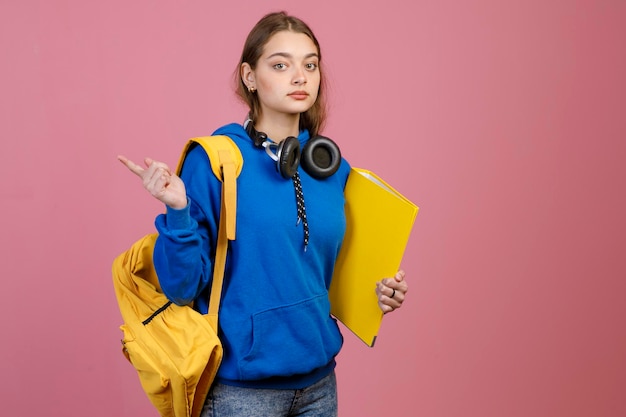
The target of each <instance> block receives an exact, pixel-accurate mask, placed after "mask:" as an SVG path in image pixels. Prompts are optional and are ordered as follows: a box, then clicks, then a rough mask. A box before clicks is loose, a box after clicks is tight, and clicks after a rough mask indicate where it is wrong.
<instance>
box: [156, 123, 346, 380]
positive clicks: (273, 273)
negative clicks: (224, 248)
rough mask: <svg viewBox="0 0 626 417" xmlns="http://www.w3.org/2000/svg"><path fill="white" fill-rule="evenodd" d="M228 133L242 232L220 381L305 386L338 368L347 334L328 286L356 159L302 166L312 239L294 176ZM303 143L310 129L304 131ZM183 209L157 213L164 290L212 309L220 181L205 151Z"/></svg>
mask: <svg viewBox="0 0 626 417" xmlns="http://www.w3.org/2000/svg"><path fill="white" fill-rule="evenodd" d="M214 134H215V135H227V136H229V137H231V138H232V139H233V140H234V141H235V142H236V144H237V145H238V146H239V148H240V150H241V153H242V155H243V161H244V163H243V169H242V171H241V174H240V175H239V177H238V182H237V188H238V189H237V238H236V240H235V241H233V242H231V244H230V248H229V252H228V257H227V264H226V272H225V276H224V290H223V296H222V303H221V306H220V315H219V324H220V339H221V341H222V343H223V346H224V358H223V361H222V365H221V367H220V369H219V371H218V375H217V380H218V381H219V382H222V383H225V384H230V385H237V386H243V387H256V388H288V389H299V388H304V387H306V386H309V385H311V384H313V383H315V382H317V381H318V380H319V379H321V378H323V377H324V376H326V375H327V374H329V373H330V372H331V371H332V369H333V368H334V366H335V361H334V358H335V356H336V355H337V354H338V353H339V350H340V348H341V345H342V342H343V339H342V336H341V334H340V332H339V328H338V326H337V323H336V321H335V319H334V318H333V317H332V316H331V315H330V305H329V301H328V287H329V285H330V280H331V277H332V273H333V267H334V264H335V260H336V258H337V254H338V252H339V248H340V246H341V242H342V240H343V236H344V232H345V226H346V224H345V215H344V203H345V201H344V194H343V190H344V187H345V184H346V181H347V178H348V174H349V171H350V166H349V165H348V163H347V162H346V161H345V160H344V159H342V161H341V166H340V168H339V170H338V171H337V172H336V173H335V174H334V175H332V176H330V177H328V178H326V179H321V180H320V179H315V178H313V177H311V176H310V175H308V174H307V173H306V172H305V171H304V170H303V169H302V168H301V167H300V168H298V172H299V173H300V177H301V182H302V189H303V192H304V202H305V208H306V214H307V219H308V224H309V232H310V233H309V236H310V237H309V244H308V246H307V249H306V251H305V250H304V231H303V227H302V223H301V222H300V223H299V224H298V223H297V208H296V197H295V191H294V185H293V182H292V181H291V180H290V179H284V178H282V177H281V176H280V174H279V173H278V172H277V170H276V162H274V161H273V160H272V159H271V158H270V157H269V156H268V155H267V154H266V153H265V150H264V149H263V148H258V147H255V146H254V144H253V142H252V140H251V139H250V137H249V136H248V134H247V133H246V131H245V130H244V129H243V127H242V126H241V125H238V124H230V125H227V126H224V127H222V128H220V129H218V130H217V131H216V132H215V133H214ZM298 139H299V141H300V143H301V146H304V145H305V144H306V142H307V141H308V139H309V134H308V132H306V131H304V132H302V133H301V134H300V135H299V137H298ZM181 178H182V180H183V181H184V183H185V186H186V189H187V196H188V201H189V203H188V205H187V207H185V208H184V209H181V210H175V209H171V208H167V211H166V213H165V214H161V215H159V216H158V217H157V218H156V221H155V224H156V228H157V230H158V232H159V238H158V239H157V242H156V245H155V249H154V264H155V268H156V271H157V273H158V276H159V282H160V284H161V287H162V289H163V292H164V293H165V294H166V295H167V297H168V298H169V299H170V300H172V301H173V302H174V303H176V304H179V305H185V304H189V303H190V302H192V301H194V302H195V306H196V308H197V309H198V310H199V311H200V312H202V313H206V312H207V310H208V306H207V303H208V297H209V294H208V292H209V290H210V282H211V276H212V266H213V259H214V255H215V242H216V238H217V228H218V224H219V221H218V215H219V208H220V201H221V194H220V193H221V183H220V182H219V180H218V179H217V178H216V177H215V176H214V175H213V173H212V172H211V167H210V162H209V160H208V157H207V156H206V153H205V152H204V151H203V150H202V149H201V148H200V147H196V148H194V149H192V150H191V151H190V153H189V154H188V156H187V159H186V160H185V165H184V168H183V170H182V173H181Z"/></svg>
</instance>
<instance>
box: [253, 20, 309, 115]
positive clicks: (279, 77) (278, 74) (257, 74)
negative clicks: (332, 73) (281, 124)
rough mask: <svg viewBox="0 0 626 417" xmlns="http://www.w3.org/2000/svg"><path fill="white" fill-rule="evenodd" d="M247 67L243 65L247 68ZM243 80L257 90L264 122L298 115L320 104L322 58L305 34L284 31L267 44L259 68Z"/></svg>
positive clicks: (258, 63)
mask: <svg viewBox="0 0 626 417" xmlns="http://www.w3.org/2000/svg"><path fill="white" fill-rule="evenodd" d="M245 65H247V64H244V66H245ZM242 76H243V77H244V82H246V84H247V85H249V86H250V85H251V86H253V87H254V88H256V90H257V94H258V95H259V102H260V104H261V114H262V115H263V118H271V117H273V116H279V117H280V116H281V115H286V114H287V115H296V114H300V113H302V112H305V111H307V110H308V109H309V108H311V106H312V105H313V104H314V103H315V100H317V94H318V91H319V86H320V71H319V55H318V51H317V48H316V47H315V44H314V43H313V41H312V40H311V39H310V38H309V37H308V36H307V35H305V34H303V33H296V32H291V31H281V32H277V33H275V34H274V35H273V36H272V37H271V38H270V39H269V41H268V42H267V43H266V44H265V48H264V50H263V54H262V55H261V57H260V58H259V60H258V62H257V65H256V68H255V69H254V70H251V69H249V66H248V70H247V71H246V69H245V67H244V68H243V72H242Z"/></svg>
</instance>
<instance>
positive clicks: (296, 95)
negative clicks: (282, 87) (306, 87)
mask: <svg viewBox="0 0 626 417" xmlns="http://www.w3.org/2000/svg"><path fill="white" fill-rule="evenodd" d="M288 95H289V97H291V98H293V99H295V100H306V99H307V98H308V97H309V94H308V93H307V92H306V91H294V92H293V93H289V94H288Z"/></svg>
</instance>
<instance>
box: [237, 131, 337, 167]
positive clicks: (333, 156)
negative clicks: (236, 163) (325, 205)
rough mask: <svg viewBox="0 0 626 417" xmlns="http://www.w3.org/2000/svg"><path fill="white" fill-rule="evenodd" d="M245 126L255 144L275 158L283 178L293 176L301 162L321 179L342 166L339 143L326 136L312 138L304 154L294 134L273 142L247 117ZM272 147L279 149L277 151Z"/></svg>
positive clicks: (305, 147) (306, 145)
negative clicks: (256, 128)
mask: <svg viewBox="0 0 626 417" xmlns="http://www.w3.org/2000/svg"><path fill="white" fill-rule="evenodd" d="M244 127H245V129H246V132H247V133H248V136H250V138H251V139H252V141H253V142H254V146H256V147H259V148H265V152H266V153H267V154H268V155H269V156H270V158H272V159H273V160H274V161H276V170H277V171H278V172H279V173H280V175H282V177H283V178H291V177H293V176H294V174H295V173H296V172H297V170H298V165H299V164H300V163H301V164H302V169H304V170H305V171H306V172H307V173H308V174H309V175H311V176H312V177H315V178H318V179H322V178H326V177H329V176H331V175H333V174H334V173H335V172H337V170H338V169H339V166H340V165H341V152H340V151H339V146H337V144H336V143H335V142H333V141H332V140H331V139H329V138H327V137H326V136H319V135H318V136H314V137H312V138H311V139H309V141H308V142H307V143H306V144H305V145H304V148H303V149H302V154H301V153H300V141H299V140H298V139H297V138H295V137H293V136H289V137H287V138H285V139H284V140H283V141H282V142H280V143H274V142H272V141H271V140H269V139H268V138H267V134H265V133H263V132H257V131H256V130H255V129H254V126H253V125H252V121H251V120H250V119H248V120H246V122H245V123H244ZM272 148H276V152H275V153H274V152H273V151H272Z"/></svg>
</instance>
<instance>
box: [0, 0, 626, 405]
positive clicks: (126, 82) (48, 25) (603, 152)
mask: <svg viewBox="0 0 626 417" xmlns="http://www.w3.org/2000/svg"><path fill="white" fill-rule="evenodd" d="M267 3H268V4H266V3H265V2H261V1H254V2H252V1H250V2H243V1H239V2H232V1H231V2H220V5H219V6H215V5H214V4H216V2H209V1H199V0H196V1H178V2H165V1H152V0H141V1H121V0H109V1H106V2H88V1H70V0H67V1H45V0H30V1H26V0H23V1H10V0H3V1H1V2H0V97H1V98H0V137H1V140H2V164H0V170H1V171H0V178H2V189H1V190H0V206H1V207H2V215H1V216H0V222H1V223H0V245H1V256H2V259H1V263H0V268H1V269H0V276H1V277H2V278H1V279H2V294H3V296H2V298H3V300H2V302H1V303H0V320H2V343H1V344H0V358H1V359H0V363H1V370H0V375H1V380H2V382H0V384H2V389H1V390H0V404H1V405H0V408H1V409H2V412H1V413H2V415H7V416H40V415H50V416H63V417H84V416H91V417H100V416H102V417H104V416H118V417H125V416H128V417H130V416H152V415H155V413H154V411H153V410H152V407H151V405H150V404H149V403H148V400H147V398H146V397H145V395H144V394H143V392H142V391H141V388H140V386H139V382H138V379H137V377H136V375H135V372H134V370H133V368H132V367H131V366H130V365H129V364H128V363H126V362H125V360H124V359H123V357H122V354H121V353H120V342H119V339H120V337H121V333H120V331H119V330H118V325H119V324H120V323H121V317H120V315H119V311H118V309H117V304H116V301H115V298H114V294H113V289H112V283H111V275H110V265H111V261H112V260H113V258H114V257H115V256H116V255H117V254H118V253H120V252H121V251H123V250H124V249H126V248H127V247H128V245H130V243H131V242H132V241H134V240H135V239H136V238H138V237H139V236H141V235H142V234H144V233H147V232H149V231H152V230H153V218H154V216H155V215H156V214H158V213H159V212H161V210H162V207H161V206H160V204H158V203H157V202H155V201H153V200H152V199H151V197H149V196H148V195H147V193H145V192H143V190H142V189H141V185H140V184H139V182H138V181H137V180H136V178H134V177H133V176H132V175H131V174H130V173H129V172H127V171H126V170H125V169H124V168H123V167H122V166H121V165H120V164H119V163H118V162H117V161H116V159H115V156H116V155H117V154H118V153H124V154H126V155H127V156H129V157H131V158H133V159H137V160H138V159H140V158H142V157H143V156H146V155H149V156H152V157H154V158H159V159H162V160H165V161H166V162H168V163H170V164H172V165H174V164H175V162H176V161H177V160H178V156H179V152H180V150H181V147H182V145H183V143H184V141H185V140H186V139H187V138H188V137H191V136H196V135H205V134H209V133H211V132H212V130H213V129H214V128H216V127H218V126H219V125H221V124H223V123H227V122H231V121H241V120H242V118H243V116H244V110H243V108H242V107H241V105H239V104H238V103H237V101H236V100H235V98H234V95H233V94H232V92H231V84H230V80H231V73H232V71H233V70H234V66H235V64H236V61H237V58H238V55H239V53H240V49H241V46H242V44H243V41H244V37H245V35H246V34H247V32H248V30H249V29H250V28H251V27H252V25H253V24H254V23H255V22H256V21H257V20H258V19H259V18H260V17H261V16H262V15H263V14H264V13H266V12H268V11H272V10H277V9H286V10H288V11H289V12H292V13H294V14H296V15H298V16H300V17H302V18H304V19H305V20H306V21H307V22H309V23H310V25H311V26H312V27H313V29H314V30H315V31H316V33H317V34H318V37H319V39H320V41H321V43H322V46H323V48H324V49H323V52H324V55H325V57H324V59H325V61H326V65H327V68H328V74H329V76H330V82H331V87H332V91H331V103H332V116H331V119H330V123H329V125H328V128H327V129H326V132H325V133H326V134H327V135H329V136H330V137H332V138H334V139H335V140H337V141H338V142H339V143H340V144H341V146H342V150H343V153H344V155H345V156H346V157H347V158H348V159H349V160H350V161H351V163H352V164H353V165H354V166H358V167H363V168H368V169H371V170H373V171H374V172H376V173H377V174H379V175H380V176H381V177H383V178H384V179H385V180H387V181H388V182H390V183H391V184H393V185H394V186H395V187H396V188H398V189H399V190H400V191H401V192H403V193H404V194H406V195H407V196H408V197H409V198H410V199H412V200H413V201H415V202H416V203H417V204H418V205H419V206H420V207H421V211H420V214H419V216H418V218H417V222H416V226H415V229H414V232H413V234H412V236H411V239H410V241H409V246H408V249H407V252H406V255H405V259H404V262H403V267H404V268H405V269H406V270H407V271H408V274H409V275H408V279H409V280H410V284H411V290H410V293H409V299H408V301H407V303H406V306H405V307H403V309H402V310H403V311H401V312H399V313H397V314H393V315H391V316H387V317H386V319H385V321H384V323H383V329H382V331H381V334H380V336H379V340H378V342H377V346H376V347H375V348H374V349H369V348H367V347H365V346H364V345H363V344H362V343H361V342H359V341H358V340H357V339H356V338H354V337H353V336H352V335H351V334H349V333H347V332H345V337H346V345H345V348H344V350H343V352H342V353H341V354H340V357H339V366H338V375H339V395H340V415H342V416H359V417H361V416H381V415H394V416H418V415H419V416H430V417H449V416H461V415H463V416H481V417H485V416H508V417H511V416H524V417H525V416H568V417H572V416H591V415H593V416H607V417H608V416H618V415H626V396H625V395H624V393H625V392H626V332H625V329H626V302H625V296H626V283H625V277H626V274H625V270H626V268H625V259H626V256H625V255H624V252H625V249H626V238H625V236H626V222H625V220H624V202H625V201H624V196H625V188H626V184H625V182H626V172H625V168H624V166H625V165H626V163H625V161H626V141H625V139H626V114H625V109H626V103H625V97H626V83H625V81H624V79H625V77H626V46H625V41H626V29H625V27H626V26H625V25H624V22H625V21H626V3H624V2H623V1H619V0H615V1H610V0H602V1H592V0H589V1H582V0H580V1H574V0H570V1H556V0H554V1H544V0H542V1H540V0H531V1H521V0H520V1H500V0H482V1H481V0H471V1H457V2H454V1H447V0H443V1H421V0H416V1H406V0H402V1H400V0H388V1H385V2H378V3H371V4H370V3H367V4H369V6H366V3H363V2H356V1H353V2H338V1H336V0H335V1H316V2H294V1H273V2H271V5H270V2H267Z"/></svg>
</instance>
